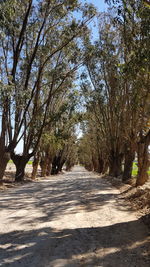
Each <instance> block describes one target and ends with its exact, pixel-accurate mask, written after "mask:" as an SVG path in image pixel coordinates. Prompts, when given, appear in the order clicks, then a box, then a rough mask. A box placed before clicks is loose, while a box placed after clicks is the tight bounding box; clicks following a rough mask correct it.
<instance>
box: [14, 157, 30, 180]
mask: <svg viewBox="0 0 150 267" xmlns="http://www.w3.org/2000/svg"><path fill="white" fill-rule="evenodd" d="M30 157H31V156H30V155H22V156H20V155H16V154H14V153H12V154H11V159H12V160H13V162H14V164H15V166H16V174H15V181H16V182H21V181H23V180H24V175H25V167H26V164H27V163H28V161H29V159H30Z"/></svg>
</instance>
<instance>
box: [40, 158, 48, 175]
mask: <svg viewBox="0 0 150 267" xmlns="http://www.w3.org/2000/svg"><path fill="white" fill-rule="evenodd" d="M47 163H48V159H47V156H45V157H44V158H42V159H41V162H40V166H41V177H46V171H47Z"/></svg>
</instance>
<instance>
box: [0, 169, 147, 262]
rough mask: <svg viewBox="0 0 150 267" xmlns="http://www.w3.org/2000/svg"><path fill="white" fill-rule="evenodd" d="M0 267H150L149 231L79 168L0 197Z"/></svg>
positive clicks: (113, 194)
mask: <svg viewBox="0 0 150 267" xmlns="http://www.w3.org/2000/svg"><path fill="white" fill-rule="evenodd" d="M0 233H1V235H0V266H4V267H5V266H11V267H25V266H26V267H69V266H71V267H73V266H85V267H88V266H97V267H146V266H150V259H149V258H148V255H147V252H148V248H149V239H148V229H147V228H146V226H145V225H144V224H143V223H142V222H141V221H140V220H138V219H137V217H136V215H135V214H134V213H133V212H132V211H131V210H129V208H128V207H127V206H126V204H125V202H124V201H123V200H122V199H121V198H120V197H119V191H118V190H117V189H115V188H113V187H112V186H111V185H110V184H109V182H108V181H106V180H104V179H101V178H99V177H98V175H96V174H93V173H90V172H86V171H85V170H84V169H82V168H80V167H75V168H74V170H73V171H72V172H70V173H65V174H61V175H58V176H53V177H49V178H46V179H44V180H43V181H38V182H34V183H29V184H26V185H24V186H19V187H17V188H13V189H9V190H7V192H3V193H0Z"/></svg>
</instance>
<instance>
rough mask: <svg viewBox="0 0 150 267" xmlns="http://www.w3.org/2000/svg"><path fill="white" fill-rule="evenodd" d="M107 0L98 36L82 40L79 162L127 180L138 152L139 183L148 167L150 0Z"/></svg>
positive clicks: (149, 129) (140, 183)
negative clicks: (82, 106)
mask: <svg viewBox="0 0 150 267" xmlns="http://www.w3.org/2000/svg"><path fill="white" fill-rule="evenodd" d="M109 2H111V8H110V9H109V11H108V12H107V13H105V14H104V13H103V14H101V15H100V16H99V28H98V30H99V37H98V39H97V40H96V42H95V43H94V44H93V43H92V42H91V40H90V39H88V38H87V41H86V44H85V53H86V55H85V71H84V72H83V74H82V77H81V78H82V82H81V88H82V92H83V95H84V102H85V106H86V110H87V111H86V113H85V120H84V123H83V132H84V135H83V137H82V139H81V141H80V148H79V149H80V162H81V163H82V164H84V165H85V166H86V168H87V169H89V170H95V171H98V172H99V173H105V172H107V170H109V175H111V176H115V177H117V176H120V175H122V180H123V181H124V182H127V181H128V180H130V179H131V176H132V166H133V161H134V159H135V156H136V157H137V162H138V175H137V179H136V184H137V185H142V184H144V183H145V182H146V181H147V179H148V173H147V171H148V168H149V166H150V160H149V145H150V49H149V47H150V3H149V1H140V0H138V1H135V0H131V1H128V0H126V1H124V0H118V1H109Z"/></svg>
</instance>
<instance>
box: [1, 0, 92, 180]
mask: <svg viewBox="0 0 150 267" xmlns="http://www.w3.org/2000/svg"><path fill="white" fill-rule="evenodd" d="M94 15H95V9H94V7H93V6H92V5H87V4H85V5H82V4H81V3H80V1H78V0H73V1H72V0H71V1H70V0H39V1H36V0H34V1H33V0H2V1H0V124H1V127H0V179H2V178H3V175H4V172H5V169H6V165H7V163H8V161H9V159H10V158H11V159H12V160H13V162H14V163H15V166H16V181H21V180H22V179H23V177H24V169H25V166H26V164H27V162H28V161H29V159H30V158H31V157H34V164H33V165H34V168H33V177H35V175H36V169H37V163H38V162H39V161H40V162H41V167H42V173H43V175H45V173H50V172H52V173H57V172H58V171H59V170H60V169H61V167H62V165H63V163H64V161H66V162H67V166H68V167H67V168H69V167H70V166H72V164H73V162H72V161H73V157H72V154H73V153H74V152H73V151H74V142H75V136H74V124H75V120H76V118H75V117H76V116H75V114H74V113H75V111H74V110H75V108H74V107H75V103H74V102H75V100H74V97H73V95H74V96H75V92H73V90H74V88H75V86H74V81H75V79H76V75H77V74H76V72H77V69H78V68H79V67H80V65H81V64H82V63H83V50H82V43H83V36H84V35H85V33H86V34H88V26H87V25H88V23H89V22H90V21H91V19H92V18H93V17H94ZM70 103H71V106H70ZM20 140H22V141H23V152H22V154H21V155H17V154H16V152H15V148H16V146H17V144H18V143H19V142H20ZM66 155H67V156H66ZM51 165H52V170H50V168H51V167H50V166H51Z"/></svg>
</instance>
